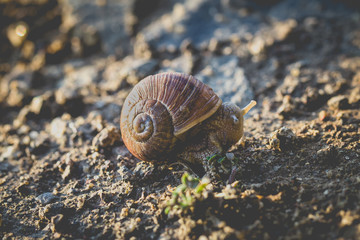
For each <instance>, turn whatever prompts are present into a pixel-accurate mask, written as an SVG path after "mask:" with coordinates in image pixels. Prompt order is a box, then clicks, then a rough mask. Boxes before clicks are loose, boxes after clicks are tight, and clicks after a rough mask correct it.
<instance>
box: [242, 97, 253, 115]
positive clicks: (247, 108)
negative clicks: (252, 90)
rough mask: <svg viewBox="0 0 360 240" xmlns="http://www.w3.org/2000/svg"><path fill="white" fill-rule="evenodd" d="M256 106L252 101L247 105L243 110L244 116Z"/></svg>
mask: <svg viewBox="0 0 360 240" xmlns="http://www.w3.org/2000/svg"><path fill="white" fill-rule="evenodd" d="M255 105H256V101H254V100H251V102H250V103H249V104H248V105H246V107H244V108H243V109H241V110H242V112H243V115H245V114H247V113H248V112H249V111H250V109H252V108H253V107H254V106H255Z"/></svg>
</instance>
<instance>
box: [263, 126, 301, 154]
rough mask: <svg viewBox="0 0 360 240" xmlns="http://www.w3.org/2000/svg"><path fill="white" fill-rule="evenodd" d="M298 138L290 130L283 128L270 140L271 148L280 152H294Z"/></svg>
mask: <svg viewBox="0 0 360 240" xmlns="http://www.w3.org/2000/svg"><path fill="white" fill-rule="evenodd" d="M295 143H296V136H295V134H294V133H293V131H292V130H291V129H290V128H287V127H282V128H280V129H278V130H276V131H275V132H274V133H273V134H272V135H271V138H270V140H269V145H270V148H272V149H274V150H278V151H287V150H293V149H294V147H295Z"/></svg>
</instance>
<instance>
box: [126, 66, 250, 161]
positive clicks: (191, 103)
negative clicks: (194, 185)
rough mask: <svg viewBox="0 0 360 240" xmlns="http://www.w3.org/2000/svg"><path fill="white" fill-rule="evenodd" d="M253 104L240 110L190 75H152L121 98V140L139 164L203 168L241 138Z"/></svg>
mask: <svg viewBox="0 0 360 240" xmlns="http://www.w3.org/2000/svg"><path fill="white" fill-rule="evenodd" d="M255 105H256V102H255V101H253V100H252V101H251V102H250V103H249V104H248V105H247V106H246V107H245V108H243V109H241V108H239V107H238V106H236V105H235V104H233V103H228V102H226V103H222V100H221V99H220V98H219V97H218V96H217V95H216V94H215V93H214V91H213V90H212V89H211V88H210V87H209V86H207V85H205V84H204V83H202V82H201V81H199V80H197V79H196V78H195V77H193V76H191V75H186V74H180V73H160V74H156V75H151V76H148V77H146V78H145V79H143V80H142V81H140V82H139V83H138V84H137V85H136V86H135V87H134V88H133V89H132V91H131V92H130V93H129V95H128V96H127V98H126V99H125V102H124V105H123V108H122V111H121V118H120V129H121V135H122V139H123V141H124V144H125V145H126V147H127V148H128V150H129V151H130V152H131V153H132V154H133V155H134V156H135V157H137V158H139V159H140V160H144V161H150V162H161V161H164V160H167V159H174V160H175V159H176V160H178V161H182V162H187V163H191V164H202V163H203V161H204V160H206V157H209V156H212V155H214V154H221V153H224V152H226V151H227V150H228V149H229V148H230V147H231V146H232V145H234V144H235V143H237V142H238V141H239V140H240V139H241V137H242V136H243V133H244V132H243V124H244V115H245V114H246V113H247V112H248V111H249V110H250V109H251V108H252V107H253V106H255Z"/></svg>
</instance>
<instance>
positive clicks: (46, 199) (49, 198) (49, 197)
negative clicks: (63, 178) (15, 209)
mask: <svg viewBox="0 0 360 240" xmlns="http://www.w3.org/2000/svg"><path fill="white" fill-rule="evenodd" d="M57 199H58V197H57V196H55V195H54V194H52V193H51V192H46V193H43V194H40V195H39V196H37V197H36V200H38V201H39V202H40V203H41V204H42V205H47V204H49V203H51V202H54V201H55V200H57Z"/></svg>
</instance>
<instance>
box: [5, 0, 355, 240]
mask: <svg viewBox="0 0 360 240" xmlns="http://www.w3.org/2000/svg"><path fill="white" fill-rule="evenodd" d="M354 2H355V1H337V0H327V1H325V0H315V1H300V0H272V1H262V0H256V1H247V0H239V1H236V0H215V1H206V0H184V1H180V0H171V1H166V0H154V1H147V0H129V1H111V0H96V1H95V0H94V1H66V0H64V1H60V0H59V1H51V0H44V1H35V0H33V1H22V0H16V1H1V2H0V13H1V15H0V113H1V114H0V236H1V237H2V239H24V238H27V239H38V238H40V239H60V238H61V239H201V240H205V239H360V111H359V109H360V13H359V12H360V7H359V5H357V4H355V3H354ZM163 71H178V72H184V73H188V74H192V75H194V76H196V77H198V78H199V79H201V80H204V82H206V83H208V84H209V85H210V86H212V87H213V88H214V90H215V92H218V93H219V95H220V97H222V98H223V99H225V100H226V99H229V100H231V101H234V102H236V103H238V104H240V105H242V106H244V105H243V104H244V103H245V102H247V101H248V100H249V99H255V100H256V101H257V102H258V104H257V106H256V107H255V108H254V109H252V110H251V112H250V114H249V116H248V117H247V118H246V120H245V138H244V140H243V142H240V143H238V144H237V145H236V146H234V147H233V148H232V149H230V150H229V152H228V153H227V154H226V155H223V156H217V157H215V158H214V159H212V160H211V161H212V162H213V163H212V166H213V171H212V172H211V173H208V174H207V175H206V177H204V178H203V176H201V174H199V173H197V172H196V171H193V169H191V168H190V167H189V166H187V165H186V164H181V163H176V162H169V163H162V164H155V165H153V164H150V163H146V162H141V161H139V160H137V159H136V158H134V157H133V156H132V155H131V154H130V153H129V152H128V150H127V149H126V147H125V146H124V145H123V143H122V140H121V137H120V134H121V133H120V128H119V119H120V111H121V108H122V104H123V102H124V99H125V97H126V96H127V94H128V92H129V91H130V90H131V89H132V87H133V86H134V85H135V84H136V83H138V82H139V81H140V80H141V79H143V78H144V77H145V76H148V75H151V74H155V73H157V72H163ZM213 79H220V80H217V81H218V82H212V81H213ZM214 81H215V80H214ZM225 82H226V84H225ZM228 83H230V89H227V86H228ZM212 84H213V85H212ZM233 86H237V87H236V91H233V89H232V88H234V87H233ZM223 157H225V158H223Z"/></svg>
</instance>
